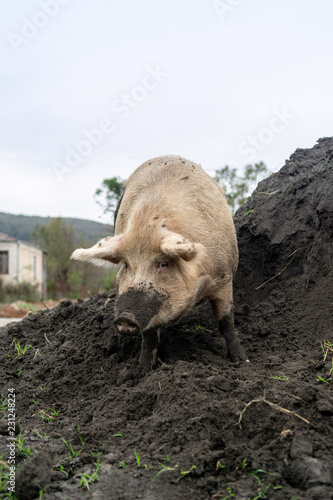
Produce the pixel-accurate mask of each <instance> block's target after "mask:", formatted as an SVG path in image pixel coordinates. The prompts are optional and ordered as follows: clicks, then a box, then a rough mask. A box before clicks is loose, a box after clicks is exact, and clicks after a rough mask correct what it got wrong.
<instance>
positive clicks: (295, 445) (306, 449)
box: [290, 437, 313, 458]
mask: <svg viewBox="0 0 333 500" xmlns="http://www.w3.org/2000/svg"><path fill="white" fill-rule="evenodd" d="M312 453H313V446H312V444H311V443H310V441H307V440H306V439H302V438H300V437H294V439H293V440H292V443H291V446H290V456H291V458H299V457H302V456H303V457H304V456H311V455H312Z"/></svg>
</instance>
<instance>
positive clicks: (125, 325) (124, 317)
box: [114, 311, 140, 335]
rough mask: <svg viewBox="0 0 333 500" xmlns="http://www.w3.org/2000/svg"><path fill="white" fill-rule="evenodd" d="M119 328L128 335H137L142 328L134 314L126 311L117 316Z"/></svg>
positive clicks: (116, 321)
mask: <svg viewBox="0 0 333 500" xmlns="http://www.w3.org/2000/svg"><path fill="white" fill-rule="evenodd" d="M114 321H115V323H116V326H117V330H118V332H120V333H125V334H128V335H135V334H136V333H138V332H139V330H140V325H139V323H138V322H137V320H136V317H135V316H134V314H132V313H131V312H128V311H124V312H122V313H121V314H119V315H118V316H117V317H116V318H115V320H114Z"/></svg>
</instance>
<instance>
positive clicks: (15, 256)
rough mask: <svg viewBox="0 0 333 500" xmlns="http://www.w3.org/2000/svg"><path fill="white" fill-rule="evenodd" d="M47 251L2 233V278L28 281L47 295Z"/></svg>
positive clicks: (11, 280)
mask: <svg viewBox="0 0 333 500" xmlns="http://www.w3.org/2000/svg"><path fill="white" fill-rule="evenodd" d="M46 253H47V252H46V251H45V250H43V249H42V248H40V247H39V246H37V245H34V244H33V243H28V242H26V241H21V240H18V239H17V238H13V237H12V236H9V235H8V234H4V233H0V279H1V281H2V282H3V284H4V285H5V284H6V283H22V282H24V281H25V282H27V283H29V284H31V285H34V286H36V288H37V292H38V293H39V295H40V296H44V297H46Z"/></svg>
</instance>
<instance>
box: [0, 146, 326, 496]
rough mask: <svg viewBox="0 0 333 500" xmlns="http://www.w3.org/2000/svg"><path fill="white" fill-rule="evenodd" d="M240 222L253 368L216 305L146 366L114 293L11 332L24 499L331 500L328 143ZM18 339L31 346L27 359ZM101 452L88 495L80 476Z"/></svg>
mask: <svg viewBox="0 0 333 500" xmlns="http://www.w3.org/2000/svg"><path fill="white" fill-rule="evenodd" d="M235 220H236V226H237V231H238V239H239V250H240V265H239V270H238V272H237V276H236V280H235V318H236V328H237V330H238V335H239V338H240V340H241V343H242V345H243V347H244V349H245V350H246V352H247V355H248V358H249V360H250V363H244V364H240V365H237V364H232V363H231V362H230V361H229V360H228V359H225V345H224V344H223V341H222V339H221V337H220V336H219V334H218V332H217V329H216V325H215V324H214V321H213V315H212V312H211V310H210V306H209V305H208V304H207V303H202V304H200V305H199V306H197V307H196V308H195V309H194V310H193V311H192V312H191V313H190V314H189V315H188V317H187V318H185V319H184V320H182V322H181V323H180V324H178V325H176V326H173V327H170V328H168V329H166V330H164V332H163V334H162V345H161V348H160V351H159V358H160V364H159V366H158V367H157V369H156V370H154V371H152V372H151V373H149V374H147V375H145V376H144V377H142V376H140V373H139V371H138V357H139V353H140V339H139V338H137V337H133V336H132V337H126V336H121V335H120V334H119V333H117V331H116V329H115V326H114V321H113V320H114V317H113V307H114V300H115V297H114V292H113V291H112V292H110V293H108V294H103V295H96V296H94V297H92V298H91V299H89V300H88V301H87V302H83V301H79V302H78V303H75V304H74V303H71V302H70V301H64V302H62V303H61V304H60V305H59V306H58V307H56V308H54V309H52V310H49V311H47V310H45V311H39V312H37V313H36V314H33V315H30V316H28V317H27V318H25V319H24V320H23V321H21V322H19V323H14V324H11V325H8V326H6V327H4V328H2V329H0V380H1V401H3V400H4V399H5V397H6V396H7V394H8V389H11V388H14V389H15V394H16V411H15V414H16V429H17V430H16V432H17V436H16V437H17V438H18V440H19V441H21V443H22V440H23V439H24V442H23V445H22V448H23V450H22V449H21V451H19V449H18V448H17V449H16V465H18V469H17V472H16V495H17V497H18V498H19V499H22V500H29V499H35V498H36V499H37V498H39V491H40V490H42V489H43V488H44V490H46V492H44V493H43V495H42V498H43V500H53V499H59V500H60V499H89V498H94V499H97V500H101V499H116V500H118V499H136V498H138V499H139V498H141V499H145V500H178V499H181V500H187V499H210V498H214V499H223V498H224V499H229V498H230V499H231V498H235V499H244V500H247V499H258V498H272V499H279V500H285V499H293V500H296V499H298V500H302V499H317V500H329V499H332V498H333V493H332V491H333V487H332V472H333V446H332V444H333V430H332V429H333V382H332V377H333V376H332V371H331V369H332V354H333V353H332V352H330V351H329V350H328V352H327V355H326V358H324V351H325V352H326V351H327V349H326V348H325V347H323V348H322V346H323V345H324V341H326V342H327V341H330V342H331V343H333V307H332V306H333V304H332V300H333V299H332V295H333V294H332V292H333V266H332V263H333V138H327V139H321V140H320V141H319V142H318V144H317V145H316V146H315V147H314V148H313V149H310V150H297V151H296V152H295V153H294V154H293V155H292V156H291V158H290V160H289V161H287V162H286V164H285V166H284V167H283V168H282V169H281V170H280V172H278V173H276V174H273V175H271V176H270V177H269V178H268V179H266V180H264V181H262V182H261V183H260V184H259V186H258V188H257V190H256V192H255V193H254V194H253V195H252V197H251V198H250V199H249V200H248V202H247V203H246V205H245V206H243V207H242V208H241V209H240V210H239V211H238V213H237V214H236V217H235ZM13 339H16V342H17V341H19V342H20V346H21V348H22V347H24V346H26V345H30V346H31V347H30V348H29V349H28V350H27V351H26V352H25V353H24V354H21V355H18V354H17V351H16V349H15V345H14V344H13ZM325 345H328V344H327V343H326V344H325ZM318 377H320V378H318ZM1 416H2V420H0V434H1V435H0V450H2V451H0V455H4V456H3V458H2V460H4V461H5V463H6V462H7V457H8V454H9V452H8V450H9V448H8V447H7V445H8V444H9V443H10V439H9V436H8V428H7V420H6V417H7V410H5V411H4V412H2V413H1V414H0V418H1ZM19 433H21V435H20V437H19ZM37 433H38V434H37ZM64 440H65V441H66V443H67V445H66V443H65V442H64ZM18 444H19V443H18ZM19 446H20V445H19ZM70 447H72V449H71V448H70ZM28 448H30V456H28V458H27V457H26V455H28V454H29V451H28ZM35 452H37V453H35ZM99 454H100V455H99ZM135 454H136V456H135ZM98 460H99V461H100V462H101V463H102V466H101V468H100V469H99V471H98V476H99V481H96V482H93V483H91V484H89V485H88V486H89V487H90V490H88V489H86V488H84V487H83V486H80V480H81V479H82V474H84V473H86V474H88V475H91V474H92V472H93V471H94V469H95V468H96V465H94V463H97V462H98ZM2 468H4V464H2ZM161 471H162V472H161ZM159 473H160V474H159ZM158 474H159V475H158ZM3 488H4V490H3V492H2V493H0V495H2V497H1V498H4V494H5V491H6V486H5V485H3Z"/></svg>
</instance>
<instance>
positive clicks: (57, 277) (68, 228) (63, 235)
mask: <svg viewBox="0 0 333 500" xmlns="http://www.w3.org/2000/svg"><path fill="white" fill-rule="evenodd" d="M31 239H32V241H33V242H34V243H36V244H37V245H39V246H41V247H42V248H44V249H45V250H47V252H48V254H47V258H46V263H47V264H46V267H47V278H48V291H49V292H51V293H52V294H57V295H58V294H60V295H62V296H66V295H68V294H69V291H70V286H69V283H68V278H69V271H70V268H71V266H72V261H71V260H70V256H71V254H72V252H73V250H74V248H75V230H74V228H73V226H72V225H70V224H66V223H65V222H64V221H63V220H62V219H61V217H57V218H55V219H51V220H50V222H49V223H48V224H47V225H45V226H41V225H37V226H36V227H35V230H34V232H33V233H32V234H31Z"/></svg>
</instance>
